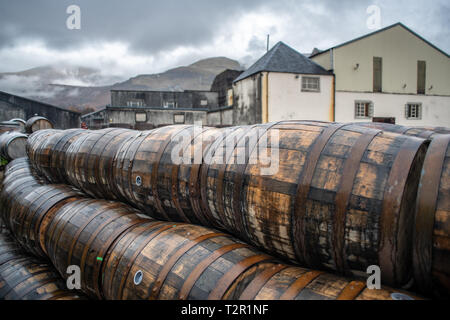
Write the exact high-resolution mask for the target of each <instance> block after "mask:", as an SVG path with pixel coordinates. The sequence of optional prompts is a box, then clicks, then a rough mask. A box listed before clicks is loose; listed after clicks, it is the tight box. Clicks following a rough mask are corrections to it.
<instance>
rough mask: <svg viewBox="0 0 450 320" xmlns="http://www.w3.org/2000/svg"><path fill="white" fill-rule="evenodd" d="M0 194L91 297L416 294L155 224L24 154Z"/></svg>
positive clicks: (43, 252) (38, 245)
mask: <svg viewBox="0 0 450 320" xmlns="http://www.w3.org/2000/svg"><path fill="white" fill-rule="evenodd" d="M17 181H19V182H17ZM24 185H30V186H31V187H24ZM0 201H1V205H2V208H3V210H4V212H3V219H4V221H5V222H6V225H7V227H8V228H9V229H10V230H11V232H12V233H13V234H14V236H15V238H16V239H17V241H18V242H19V243H20V244H21V245H22V246H23V247H24V248H26V249H27V250H28V251H30V252H33V253H34V254H35V255H38V256H41V257H45V256H46V257H48V258H49V259H50V261H51V262H52V263H53V265H54V266H55V268H56V269H57V270H58V271H59V273H60V274H61V275H62V276H63V277H68V274H67V269H68V267H70V266H78V267H79V268H80V270H81V286H82V290H83V291H84V292H85V293H86V294H88V295H89V296H90V297H92V298H100V299H181V300H184V299H190V300H196V299H245V300H251V299H283V300H288V299H298V300H304V299H362V300H363V299H413V298H414V296H412V295H409V294H406V293H404V292H398V291H394V290H392V289H389V288H382V289H381V290H370V289H368V288H367V287H366V282H365V281H364V280H362V281H358V280H355V281H351V280H347V279H345V278H342V277H339V276H335V275H331V274H327V273H323V272H319V271H311V270H308V269H304V268H299V267H295V266H291V265H287V264H285V263H282V262H280V261H279V260H277V259H276V258H274V257H271V256H269V255H267V254H264V253H261V252H260V251H258V250H257V249H255V248H253V247H252V246H250V245H248V244H245V243H243V242H241V241H239V240H237V239H236V238H234V237H233V236H231V235H228V234H224V233H221V232H219V231H216V230H214V229H211V228H206V227H202V226H197V225H191V224H186V223H173V222H172V223H171V222H162V221H157V220H154V219H151V218H149V217H148V216H144V215H142V214H140V211H138V210H136V209H134V208H132V207H130V206H127V205H125V204H123V203H120V202H114V201H106V200H97V199H92V198H87V197H85V196H83V195H82V194H80V193H79V191H77V190H76V189H74V188H72V187H69V186H66V185H52V184H48V182H46V181H45V179H42V178H39V177H38V176H36V175H35V174H34V173H33V169H32V168H30V167H29V165H28V161H27V160H26V159H20V160H16V161H13V162H12V163H10V164H9V165H8V168H7V170H6V173H5V180H4V182H3V190H2V193H1V196H0Z"/></svg>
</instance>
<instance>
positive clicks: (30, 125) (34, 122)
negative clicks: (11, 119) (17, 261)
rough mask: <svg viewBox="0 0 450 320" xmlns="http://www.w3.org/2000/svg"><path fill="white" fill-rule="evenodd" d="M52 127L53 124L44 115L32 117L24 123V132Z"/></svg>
mask: <svg viewBox="0 0 450 320" xmlns="http://www.w3.org/2000/svg"><path fill="white" fill-rule="evenodd" d="M46 129H53V124H52V123H51V122H50V120H48V119H47V118H44V117H39V116H36V117H32V118H30V119H28V120H27V122H26V124H25V132H26V133H33V132H36V131H39V130H46Z"/></svg>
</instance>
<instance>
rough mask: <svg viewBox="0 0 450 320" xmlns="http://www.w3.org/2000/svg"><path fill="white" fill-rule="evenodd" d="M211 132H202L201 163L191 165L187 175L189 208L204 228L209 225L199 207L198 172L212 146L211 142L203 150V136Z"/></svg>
mask: <svg viewBox="0 0 450 320" xmlns="http://www.w3.org/2000/svg"><path fill="white" fill-rule="evenodd" d="M209 130H212V128H208V129H206V130H204V131H202V134H201V136H202V140H201V141H200V143H201V146H202V160H201V163H194V164H192V165H191V170H190V174H189V201H190V203H191V207H192V210H193V212H194V216H195V217H196V218H197V219H198V220H199V221H200V222H201V223H202V224H203V225H204V226H208V225H209V224H210V223H209V222H208V220H207V219H206V218H205V214H204V213H203V211H202V206H201V203H200V202H201V194H200V190H199V189H200V177H199V172H200V168H201V167H202V163H203V157H204V155H205V154H206V153H207V152H208V151H209V149H210V148H211V145H213V143H214V142H211V143H210V144H209V145H208V146H207V147H206V148H205V150H203V135H204V134H205V132H207V131H209ZM195 143H196V142H195V140H194V145H195ZM194 162H195V146H194Z"/></svg>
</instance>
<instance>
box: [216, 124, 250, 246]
mask: <svg viewBox="0 0 450 320" xmlns="http://www.w3.org/2000/svg"><path fill="white" fill-rule="evenodd" d="M257 126H258V125H253V126H250V127H245V130H244V132H243V133H242V135H238V136H237V140H236V143H234V147H233V153H232V154H230V158H228V159H226V160H225V163H224V164H222V165H221V166H220V169H219V173H218V174H217V180H216V183H217V184H216V194H217V209H218V212H219V217H220V220H221V222H222V224H224V225H227V222H226V220H227V219H226V217H225V209H224V193H223V183H224V180H225V179H224V178H225V171H226V169H227V166H228V162H229V160H230V159H231V158H233V156H234V155H233V154H234V151H235V150H236V148H237V146H238V145H239V142H241V141H242V139H245V137H247V134H248V133H249V132H252V130H253V129H254V128H256V127H257ZM233 139H234V137H233ZM244 142H245V141H244ZM225 146H226V140H225ZM244 152H245V151H244ZM226 155H227V152H226V150H225V156H226ZM233 207H234V206H233ZM239 212H240V210H239ZM237 216H239V217H237ZM234 219H241V220H242V216H241V215H239V214H238V213H236V212H234ZM233 224H235V227H238V228H240V227H241V225H242V222H241V223H238V224H236V220H235V221H233ZM234 231H235V232H238V234H240V235H241V236H243V237H244V238H246V240H248V239H247V237H246V236H245V231H244V230H234Z"/></svg>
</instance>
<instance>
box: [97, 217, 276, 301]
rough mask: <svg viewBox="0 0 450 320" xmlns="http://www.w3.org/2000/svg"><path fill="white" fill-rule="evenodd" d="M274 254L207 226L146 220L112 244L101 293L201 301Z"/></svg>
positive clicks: (116, 296)
mask: <svg viewBox="0 0 450 320" xmlns="http://www.w3.org/2000/svg"><path fill="white" fill-rule="evenodd" d="M273 259H274V258H272V257H270V256H268V255H265V254H261V253H259V252H258V251H256V250H255V249H253V248H251V247H250V246H249V245H247V244H244V243H242V242H239V241H236V240H235V239H233V238H232V237H231V236H229V235H226V234H223V233H218V232H216V231H214V230H211V229H207V228H204V227H200V226H196V225H189V224H183V223H181V224H174V223H169V222H149V223H147V224H142V225H139V226H136V227H134V228H133V229H130V230H129V231H128V232H126V233H124V234H123V235H122V236H121V237H119V238H118V239H117V240H116V242H115V243H114V245H113V246H111V248H110V250H109V251H108V254H107V256H106V258H105V263H104V267H103V274H104V278H103V282H102V287H103V293H104V296H105V298H106V299H113V300H147V299H151V300H154V299H157V300H198V299H200V300H205V299H209V297H210V295H211V294H212V292H213V291H214V295H215V296H216V297H218V299H220V298H221V297H222V296H223V295H225V294H226V292H227V291H228V290H229V287H230V286H231V285H232V283H234V281H236V279H237V278H239V276H241V275H242V274H243V273H244V272H245V271H246V270H247V269H248V268H250V267H252V266H254V265H257V264H258V263H261V262H262V261H270V260H273ZM234 290H235V291H239V290H242V286H236V287H235V288H234ZM236 294H238V293H236Z"/></svg>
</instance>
